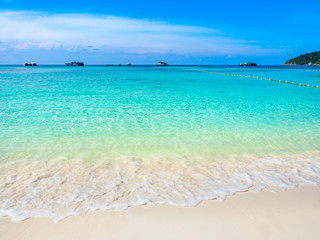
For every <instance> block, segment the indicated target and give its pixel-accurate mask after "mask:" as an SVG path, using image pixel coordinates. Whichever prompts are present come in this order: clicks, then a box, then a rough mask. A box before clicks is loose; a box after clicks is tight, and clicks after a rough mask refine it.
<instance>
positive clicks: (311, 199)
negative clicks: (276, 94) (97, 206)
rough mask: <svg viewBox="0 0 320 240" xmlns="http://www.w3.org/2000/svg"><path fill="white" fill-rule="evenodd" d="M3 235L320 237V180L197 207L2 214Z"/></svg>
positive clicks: (34, 239) (25, 238)
mask: <svg viewBox="0 0 320 240" xmlns="http://www.w3.org/2000/svg"><path fill="white" fill-rule="evenodd" d="M0 239H1V240H2V239H5V240H10V239H23V240H28V239H32V240H37V239H45V240H47V239H48V240H49V239H55V240H57V239H68V240H73V239H77V240H82V239H86V240H89V239H90V240H94V239H108V240H109V239H112V240H116V239H139V240H143V239H148V240H150V239H166V240H167V239H168V240H170V239H184V240H188V239H196V240H197V239H199V240H205V239H210V240H212V239H246V240H249V239H255V240H256V239H272V240H274V239H281V240H284V239H290V240H293V239H299V240H300V239H306V240H311V239H317V240H318V239H320V186H300V187H298V188H295V189H289V190H287V191H284V192H278V193H273V192H267V191H263V192H259V193H251V192H249V193H239V194H236V195H235V196H232V197H229V198H228V199H226V200H225V201H216V200H211V201H205V202H203V203H202V204H200V205H199V206H197V207H189V208H182V207H173V206H156V207H152V206H151V207H150V206H141V207H132V208H129V209H127V210H119V211H117V210H108V211H96V212H89V213H87V214H84V215H82V216H76V217H69V218H67V219H65V220H62V221H60V222H58V223H54V222H53V221H52V220H50V219H47V218H36V217H35V218H31V219H28V220H26V221H22V222H12V220H11V219H10V218H7V217H2V218H0Z"/></svg>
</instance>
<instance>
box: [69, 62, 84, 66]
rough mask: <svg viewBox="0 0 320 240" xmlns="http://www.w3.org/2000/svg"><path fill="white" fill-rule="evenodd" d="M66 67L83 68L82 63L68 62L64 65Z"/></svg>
mask: <svg viewBox="0 0 320 240" xmlns="http://www.w3.org/2000/svg"><path fill="white" fill-rule="evenodd" d="M66 65H67V66H84V63H83V62H69V63H66Z"/></svg>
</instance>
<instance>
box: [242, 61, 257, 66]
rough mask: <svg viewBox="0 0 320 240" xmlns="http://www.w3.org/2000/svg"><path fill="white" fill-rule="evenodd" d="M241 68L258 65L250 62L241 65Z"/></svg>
mask: <svg viewBox="0 0 320 240" xmlns="http://www.w3.org/2000/svg"><path fill="white" fill-rule="evenodd" d="M239 66H242V67H252V66H257V64H256V63H251V62H248V63H240V64H239Z"/></svg>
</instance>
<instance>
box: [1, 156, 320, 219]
mask: <svg viewBox="0 0 320 240" xmlns="http://www.w3.org/2000/svg"><path fill="white" fill-rule="evenodd" d="M318 156H319V155H318ZM319 183H320V157H317V156H308V157H306V156H300V157H299V156H295V157H286V158H284V157H282V158H279V157H277V158H275V157H268V158H260V159H259V158H255V159H250V160H248V159H242V160H239V159H234V160H227V161H216V160H212V159H204V158H200V157H195V158H193V159H190V157H182V156H180V157H177V156H176V157H172V158H171V159H168V158H164V157H160V156H158V157H153V158H150V159H137V158H133V157H132V158H130V157H122V158H119V159H116V160H113V161H110V160H101V161H99V162H94V163H86V162H83V161H80V160H68V159H65V158H61V159H59V160H52V161H49V162H47V163H28V164H27V163H19V164H17V163H16V164H6V165H1V166H0V216H10V217H12V219H13V220H15V221H19V220H24V219H27V218H29V217H32V216H46V217H50V218H52V219H54V220H55V221H59V220H61V219H63V218H65V217H68V216H70V215H79V214H82V213H84V212H86V211H88V210H97V209H111V208H113V209H125V208H127V207H129V206H134V205H142V204H149V205H158V204H172V205H178V206H194V205H197V204H198V203H199V202H201V201H203V200H206V199H220V200H223V199H225V198H226V196H228V195H233V194H234V193H236V192H239V191H261V190H262V189H265V188H267V189H271V190H284V189H286V188H288V187H295V186H297V185H299V184H319Z"/></svg>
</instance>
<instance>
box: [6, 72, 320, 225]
mask: <svg viewBox="0 0 320 240" xmlns="http://www.w3.org/2000/svg"><path fill="white" fill-rule="evenodd" d="M198 70H204V71H207V72H218V73H228V74H235V75H243V76H256V77H265V78H274V79H279V80H283V81H291V82H296V83H302V84H310V85H315V86H317V85H320V68H319V67H298V66H296V67H295V66H268V67H263V66H262V67H243V68H241V67H236V66H226V67H224V66H170V67H152V66H130V67H124V66H123V67H105V66H85V67H65V66H38V67H30V68H24V67H19V66H1V67H0V215H2V216H7V215H8V216H11V217H12V218H13V219H14V220H23V219H26V218H28V217H31V216H47V217H51V218H52V219H54V220H60V219H63V218H65V217H67V216H70V215H78V214H82V213H84V212H86V211H88V210H97V209H109V208H116V209H124V208H127V207H129V206H133V205H141V204H150V205H158V204H173V205H178V206H193V205H196V204H198V203H199V202H201V201H202V200H206V199H224V198H225V197H227V196H228V195H233V194H234V193H236V192H238V191H261V190H262V189H269V190H274V191H277V190H283V189H286V188H287V187H294V186H297V185H299V184H318V183H320V88H309V87H300V86H297V85H292V84H285V83H278V82H271V81H266V80H261V79H254V78H245V77H239V76H227V75H221V74H210V73H207V72H199V71H198Z"/></svg>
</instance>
